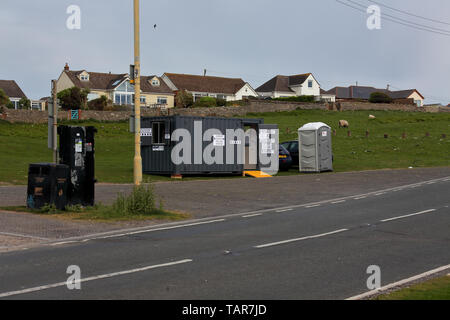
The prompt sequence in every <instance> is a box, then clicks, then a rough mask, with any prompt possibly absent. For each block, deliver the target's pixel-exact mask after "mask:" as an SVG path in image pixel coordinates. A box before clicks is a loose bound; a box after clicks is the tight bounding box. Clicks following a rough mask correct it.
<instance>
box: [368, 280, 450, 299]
mask: <svg viewBox="0 0 450 320" xmlns="http://www.w3.org/2000/svg"><path fill="white" fill-rule="evenodd" d="M375 299H376V300H450V276H448V275H447V276H444V277H440V278H436V279H431V280H428V281H425V282H423V283H420V284H416V285H413V286H410V287H407V288H404V289H400V290H398V291H394V292H392V293H388V294H384V295H380V296H378V297H376V298H375Z"/></svg>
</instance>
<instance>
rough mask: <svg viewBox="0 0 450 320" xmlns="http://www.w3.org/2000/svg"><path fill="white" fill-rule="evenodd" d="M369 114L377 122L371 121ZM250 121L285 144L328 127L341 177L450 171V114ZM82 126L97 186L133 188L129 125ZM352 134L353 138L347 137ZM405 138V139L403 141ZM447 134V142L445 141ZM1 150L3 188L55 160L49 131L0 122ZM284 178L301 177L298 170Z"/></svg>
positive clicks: (267, 116)
mask: <svg viewBox="0 0 450 320" xmlns="http://www.w3.org/2000/svg"><path fill="white" fill-rule="evenodd" d="M369 114H373V115H375V116H376V119H373V120H369V119H368V116H369ZM248 117H254V118H264V120H265V123H275V124H278V125H279V128H280V142H282V141H286V140H293V139H296V137H297V129H298V128H299V127H300V126H301V125H303V124H305V123H308V122H315V121H322V122H325V123H327V124H329V125H330V126H331V127H332V128H333V129H334V130H336V136H333V153H334V169H335V171H337V172H342V171H355V170H368V169H381V168H408V167H410V166H412V167H432V166H449V165H450V113H419V112H400V111H345V112H333V111H322V110H299V111H291V112H274V113H263V114H253V115H249V116H248ZM340 119H345V120H348V121H349V123H350V128H349V129H346V128H345V129H340V128H338V121H339V120H340ZM73 124H74V125H75V124H76V123H73ZM80 125H93V126H95V127H96V128H97V129H98V134H97V136H96V153H95V157H96V158H95V159H96V178H97V179H98V181H99V182H115V183H130V182H132V181H133V155H134V149H133V148H134V144H133V141H134V140H133V135H132V134H131V133H129V132H128V122H127V121H123V122H110V123H102V122H96V121H86V122H82V123H81V124H80ZM348 130H350V131H351V136H348V135H347V131H348ZM366 131H368V132H369V136H368V137H366ZM403 133H405V134H406V138H404V139H403V138H402V134H403ZM427 133H428V135H427ZM384 134H387V135H388V138H384ZM442 134H446V136H447V137H446V138H443V137H442ZM0 150H1V152H0V183H2V182H3V183H10V184H26V181H27V170H28V164H29V163H33V162H50V161H51V160H52V154H51V151H50V150H49V149H47V125H46V124H39V125H30V124H10V123H8V122H5V121H1V120H0ZM282 174H283V175H285V174H297V173H296V172H295V171H294V170H293V171H291V172H290V173H282ZM155 180H169V178H168V177H159V176H146V175H145V176H144V181H145V182H148V181H155Z"/></svg>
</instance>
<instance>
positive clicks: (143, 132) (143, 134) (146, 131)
mask: <svg viewBox="0 0 450 320" xmlns="http://www.w3.org/2000/svg"><path fill="white" fill-rule="evenodd" d="M151 136H152V128H141V137H151Z"/></svg>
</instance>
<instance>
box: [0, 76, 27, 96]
mask: <svg viewBox="0 0 450 320" xmlns="http://www.w3.org/2000/svg"><path fill="white" fill-rule="evenodd" d="M0 89H3V91H5V93H6V95H7V96H8V97H9V98H26V95H25V93H23V91H22V89H20V87H19V85H18V84H17V83H16V81H14V80H0Z"/></svg>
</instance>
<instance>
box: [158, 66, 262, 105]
mask: <svg viewBox="0 0 450 320" xmlns="http://www.w3.org/2000/svg"><path fill="white" fill-rule="evenodd" d="M161 78H162V79H163V80H164V81H165V82H166V83H167V85H168V86H169V87H170V88H171V89H172V90H173V92H178V91H180V90H186V91H187V92H190V93H191V94H192V96H193V98H194V101H195V100H197V99H199V98H201V97H214V98H218V99H224V100H226V101H236V100H242V99H243V98H245V97H257V96H258V94H257V93H256V91H255V90H254V89H253V88H252V86H251V85H250V84H249V83H248V82H245V81H244V80H242V79H240V78H222V77H212V76H206V75H205V76H199V75H192V74H178V73H164V74H163V75H162V76H161Z"/></svg>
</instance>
